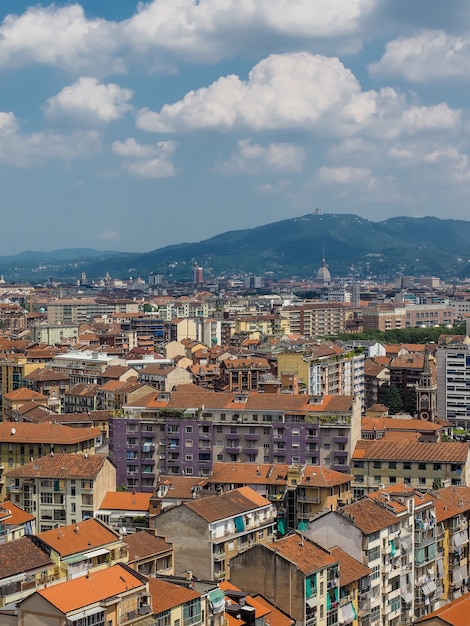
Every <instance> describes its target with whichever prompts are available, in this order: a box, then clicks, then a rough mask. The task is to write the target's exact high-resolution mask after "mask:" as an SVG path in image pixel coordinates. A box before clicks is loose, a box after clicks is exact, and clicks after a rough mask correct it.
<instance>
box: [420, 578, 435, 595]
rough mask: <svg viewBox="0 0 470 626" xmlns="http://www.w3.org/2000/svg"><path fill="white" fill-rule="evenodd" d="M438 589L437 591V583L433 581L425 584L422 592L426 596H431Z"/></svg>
mask: <svg viewBox="0 0 470 626" xmlns="http://www.w3.org/2000/svg"><path fill="white" fill-rule="evenodd" d="M436 589H437V587H436V583H435V582H434V581H433V580H430V581H428V582H427V583H424V585H423V586H422V590H423V593H424V595H425V596H430V595H431V594H432V593H434V592H435V591H436Z"/></svg>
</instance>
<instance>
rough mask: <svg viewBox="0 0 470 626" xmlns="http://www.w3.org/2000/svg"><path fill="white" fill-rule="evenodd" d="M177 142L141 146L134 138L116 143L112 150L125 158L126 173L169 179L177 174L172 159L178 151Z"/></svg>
mask: <svg viewBox="0 0 470 626" xmlns="http://www.w3.org/2000/svg"><path fill="white" fill-rule="evenodd" d="M176 145H177V144H176V142H175V141H159V142H157V143H155V144H139V143H137V142H136V140H135V139H134V138H133V137H129V138H128V139H126V140H125V141H123V142H121V141H115V142H114V143H113V145H112V150H113V152H114V153H115V154H117V155H118V156H120V157H123V158H124V161H123V167H124V168H125V169H126V171H127V172H128V173H129V174H131V175H133V176H137V177H139V178H169V177H171V176H174V175H175V174H176V170H175V166H174V164H173V161H172V157H173V156H174V154H175V151H176Z"/></svg>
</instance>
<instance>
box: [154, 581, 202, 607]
mask: <svg viewBox="0 0 470 626" xmlns="http://www.w3.org/2000/svg"><path fill="white" fill-rule="evenodd" d="M149 590H150V595H151V596H152V608H153V613H154V615H158V614H159V613H163V611H168V610H169V609H172V608H174V607H176V606H179V605H180V604H183V603H184V602H189V601H190V600H195V599H196V598H199V597H200V594H199V593H198V592H197V591H194V589H188V588H187V587H182V586H180V585H175V584H173V583H169V582H166V581H165V580H160V579H158V578H152V577H151V578H149Z"/></svg>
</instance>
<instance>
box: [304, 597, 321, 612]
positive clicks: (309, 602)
mask: <svg viewBox="0 0 470 626" xmlns="http://www.w3.org/2000/svg"><path fill="white" fill-rule="evenodd" d="M306 604H307V606H308V607H309V608H310V609H313V607H315V606H317V604H318V598H317V596H312V597H311V598H309V599H308V600H307V602H306Z"/></svg>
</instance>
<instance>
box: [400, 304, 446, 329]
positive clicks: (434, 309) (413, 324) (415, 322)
mask: <svg viewBox="0 0 470 626" xmlns="http://www.w3.org/2000/svg"><path fill="white" fill-rule="evenodd" d="M454 323H455V308H454V307H453V306H452V303H451V302H446V303H443V304H408V305H407V306H406V326H407V327H408V328H419V327H422V326H429V327H432V326H447V325H450V326H453V325H454Z"/></svg>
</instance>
